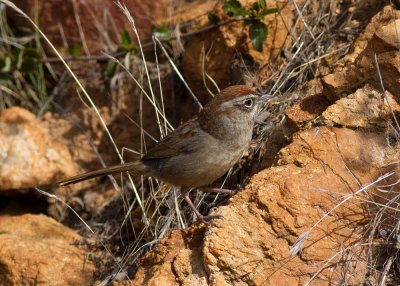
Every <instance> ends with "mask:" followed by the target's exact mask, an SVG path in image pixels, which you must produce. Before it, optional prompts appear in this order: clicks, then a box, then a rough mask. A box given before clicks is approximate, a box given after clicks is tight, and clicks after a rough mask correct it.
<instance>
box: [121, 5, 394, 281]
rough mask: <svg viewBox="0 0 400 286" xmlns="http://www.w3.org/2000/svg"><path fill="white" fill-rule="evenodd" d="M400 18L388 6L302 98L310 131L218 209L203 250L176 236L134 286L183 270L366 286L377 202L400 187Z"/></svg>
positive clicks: (218, 277)
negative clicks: (398, 119) (397, 129)
mask: <svg viewBox="0 0 400 286" xmlns="http://www.w3.org/2000/svg"><path fill="white" fill-rule="evenodd" d="M399 16H400V14H399V12H396V11H393V10H392V8H390V7H386V8H385V9H384V10H383V11H382V12H381V13H380V14H378V15H377V16H375V17H374V18H373V19H372V21H371V24H370V25H369V26H368V27H367V28H366V30H365V32H364V33H363V34H362V36H361V37H360V38H359V39H358V40H357V41H356V43H355V45H354V46H353V47H352V52H351V53H350V54H349V55H348V56H346V57H345V58H344V59H343V60H342V61H340V62H338V63H337V64H336V67H337V69H336V70H337V71H336V72H334V73H332V74H329V75H327V76H325V77H323V78H322V79H321V80H318V79H316V80H313V81H311V82H309V83H308V84H307V85H305V87H304V88H303V89H300V90H299V91H298V93H299V94H298V95H299V96H298V97H305V98H304V99H303V100H302V101H301V102H300V103H299V104H297V105H295V106H294V107H292V108H291V109H290V110H288V111H287V113H286V116H287V122H288V124H290V125H294V126H296V127H297V129H298V130H300V131H298V132H297V133H295V134H294V135H293V138H292V142H291V143H290V144H289V145H288V146H287V147H285V148H283V149H282V150H281V151H280V152H279V154H278V156H277V157H276V161H275V164H274V165H273V166H272V167H271V168H269V169H266V170H263V171H261V172H259V173H258V174H256V175H255V176H254V177H253V178H252V179H251V181H250V183H249V184H248V185H247V186H246V188H245V189H244V190H242V191H240V192H239V193H238V194H237V195H235V196H234V197H232V198H231V199H230V201H229V203H228V205H227V206H222V207H219V208H218V210H217V213H218V214H220V215H222V218H221V219H215V220H213V222H212V224H211V225H210V226H208V228H207V231H206V232H205V234H204V242H203V243H202V245H201V246H199V245H197V246H196V247H191V246H189V245H185V246H183V247H182V244H181V242H179V241H181V238H179V239H177V238H176V237H175V236H174V235H171V237H169V238H168V239H167V240H165V241H163V245H173V244H175V243H176V244H177V245H178V246H177V247H176V248H172V249H170V252H169V254H170V255H172V256H173V257H171V256H169V257H168V259H166V260H163V261H162V262H160V261H159V260H151V259H150V260H146V265H145V267H143V268H141V269H140V271H139V274H140V275H138V276H137V277H138V278H137V280H135V281H133V282H132V283H131V284H129V283H128V285H137V283H139V282H140V283H143V284H145V285H156V284H157V281H160V279H161V278H160V277H162V275H166V277H167V276H168V277H169V278H168V281H170V284H169V285H180V283H182V282H181V281H183V280H182V277H181V276H180V275H181V273H185V279H186V280H185V281H192V280H191V279H198V278H199V277H202V278H203V276H200V275H199V273H202V275H204V273H206V277H205V280H202V282H198V283H199V284H200V285H203V284H201V283H204V285H309V284H314V285H335V284H340V283H343V282H344V281H345V283H346V284H348V285H361V284H363V283H364V282H365V280H366V277H367V275H370V273H369V272H370V271H371V269H370V267H369V266H368V251H369V250H368V246H367V245H366V244H365V243H364V242H365V240H366V239H367V238H368V237H369V235H370V233H369V231H371V229H369V226H370V223H371V220H372V219H373V218H374V216H375V214H376V211H377V208H378V206H379V204H375V203H374V200H375V197H378V198H379V199H380V200H381V202H380V204H381V205H382V201H383V203H384V202H387V201H390V200H391V199H392V198H393V197H394V196H395V194H394V193H393V194H391V196H392V197H390V196H388V197H384V196H387V195H388V194H387V193H386V195H385V192H382V193H379V194H376V189H375V186H377V185H381V186H392V185H391V184H393V183H395V182H396V181H397V180H398V175H396V173H395V172H394V173H391V172H390V170H391V169H393V168H396V165H392V164H393V163H395V162H397V161H398V160H399V159H400V152H399V151H400V150H399V147H398V145H397V143H396V142H397V141H396V140H391V138H392V137H391V136H392V135H391V134H390V132H389V131H388V128H387V126H388V125H390V122H391V121H392V120H393V116H395V115H397V114H398V113H399V111H400V110H399V98H398V95H397V93H398V90H400V86H399V82H398V78H399V76H397V74H398V73H399V71H400V69H399V68H398V64H397V62H399V61H397V60H396V59H397V58H398V56H399V51H398V50H397V48H396V45H395V40H394V39H395V38H396V36H394V35H397V33H396V29H395V27H396V23H397V20H396V19H397V18H398V17H399ZM371 51H374V52H375V53H376V56H377V62H378V66H379V69H380V73H381V75H382V78H383V85H384V86H385V87H386V89H387V92H386V93H385V94H383V93H382V92H381V91H382V89H381V85H380V78H379V76H378V75H379V73H378V71H377V69H376V65H375V62H374V58H375V56H374V53H372V52H371ZM326 125H328V126H326ZM329 126H330V127H329ZM333 126H335V127H333ZM394 137H395V136H394ZM392 139H393V138H392ZM384 176H390V177H391V178H390V179H383V178H384ZM374 182H375V183H374ZM387 223H388V222H387ZM389 229H390V228H389ZM199 236H200V237H201V238H202V239H203V235H202V234H201V233H200V234H199ZM188 240H189V238H188ZM159 247H162V246H158V247H156V249H155V253H157V251H158V250H159ZM199 249H201V252H200V253H199ZM147 257H148V258H151V255H148V256H147ZM182 257H191V258H194V260H193V259H192V260H191V259H186V263H187V264H186V265H185V266H182V265H181V264H180V263H177V261H179V262H181V261H183V260H182V259H181V258H182ZM199 262H201V267H200V270H196V273H194V272H193V271H184V272H182V271H180V270H179V269H178V270H177V269H175V268H174V267H175V266H176V264H179V265H181V268H180V269H191V268H190V266H193V267H194V265H196V269H199ZM160 269H164V271H163V272H161V271H159V270H160ZM166 269H168V271H167V272H165V270H166ZM155 273H157V275H154V276H153V274H155ZM367 273H369V274H367ZM143 277H146V279H145V280H144V279H143ZM153 278H154V279H155V278H157V279H158V280H157V281H156V280H154V279H153ZM196 281H198V280H196Z"/></svg>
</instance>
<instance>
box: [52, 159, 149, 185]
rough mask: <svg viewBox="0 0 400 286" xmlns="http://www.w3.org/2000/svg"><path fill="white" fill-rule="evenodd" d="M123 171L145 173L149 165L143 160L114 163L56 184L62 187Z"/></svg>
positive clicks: (134, 173) (135, 173)
mask: <svg viewBox="0 0 400 286" xmlns="http://www.w3.org/2000/svg"><path fill="white" fill-rule="evenodd" d="M122 172H131V173H133V175H145V174H147V172H148V167H147V166H146V165H144V164H143V163H142V162H141V161H134V162H131V163H126V164H120V165H114V166H110V167H107V168H103V169H99V170H95V171H90V172H87V173H83V174H80V175H76V176H74V177H71V178H68V179H65V180H62V181H60V182H57V183H56V185H57V186H60V187H62V186H66V185H70V184H75V183H79V182H82V181H85V180H89V179H92V178H96V177H101V176H106V175H111V174H116V173H122Z"/></svg>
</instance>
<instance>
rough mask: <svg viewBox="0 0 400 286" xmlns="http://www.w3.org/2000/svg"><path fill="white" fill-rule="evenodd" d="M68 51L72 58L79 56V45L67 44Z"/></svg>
mask: <svg viewBox="0 0 400 286" xmlns="http://www.w3.org/2000/svg"><path fill="white" fill-rule="evenodd" d="M68 53H69V54H70V55H71V56H72V57H74V58H78V57H80V56H81V46H79V45H78V44H72V45H69V47H68Z"/></svg>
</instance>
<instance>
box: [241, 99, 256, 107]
mask: <svg viewBox="0 0 400 286" xmlns="http://www.w3.org/2000/svg"><path fill="white" fill-rule="evenodd" d="M253 105H254V100H253V99H252V98H247V99H245V100H243V106H244V107H246V108H252V107H253Z"/></svg>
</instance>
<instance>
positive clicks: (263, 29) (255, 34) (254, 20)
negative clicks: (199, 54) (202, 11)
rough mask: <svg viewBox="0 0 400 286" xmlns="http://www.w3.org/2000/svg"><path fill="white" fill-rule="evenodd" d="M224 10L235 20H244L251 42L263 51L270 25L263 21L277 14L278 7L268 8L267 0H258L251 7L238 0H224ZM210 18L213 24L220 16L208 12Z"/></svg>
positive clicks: (216, 22)
mask: <svg viewBox="0 0 400 286" xmlns="http://www.w3.org/2000/svg"><path fill="white" fill-rule="evenodd" d="M222 3H223V4H222V10H223V11H224V13H225V15H226V16H228V17H230V18H233V19H235V20H242V21H243V25H244V26H248V27H249V35H250V39H251V43H252V45H253V47H254V49H256V50H257V51H259V52H261V51H262V49H263V44H264V42H265V40H266V39H267V36H268V26H267V25H266V24H265V23H264V22H263V21H264V18H265V16H267V15H269V14H275V13H277V12H278V8H271V9H268V8H267V2H266V1H265V0H258V1H255V2H254V3H252V4H251V5H250V6H249V7H244V6H242V4H241V3H240V2H239V1H238V0H224V1H223V2H222ZM208 20H209V22H210V23H211V24H214V25H216V24H218V23H219V22H220V18H219V17H218V16H217V15H216V14H214V13H211V12H210V13H209V14H208Z"/></svg>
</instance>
